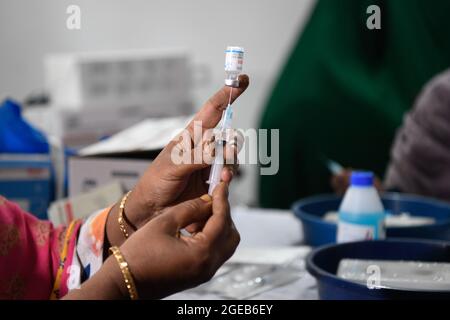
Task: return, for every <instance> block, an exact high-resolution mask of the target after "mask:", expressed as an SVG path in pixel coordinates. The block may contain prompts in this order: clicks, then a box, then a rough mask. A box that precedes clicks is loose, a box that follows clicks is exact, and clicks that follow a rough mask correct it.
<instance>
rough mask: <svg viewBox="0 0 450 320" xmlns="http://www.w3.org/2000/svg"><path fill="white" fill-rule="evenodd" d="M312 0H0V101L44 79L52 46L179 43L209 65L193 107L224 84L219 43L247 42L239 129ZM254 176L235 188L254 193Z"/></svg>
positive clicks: (254, 114)
mask: <svg viewBox="0 0 450 320" xmlns="http://www.w3.org/2000/svg"><path fill="white" fill-rule="evenodd" d="M314 2H315V0H278V1H275V0H241V1H237V0H228V1H217V0H190V1H187V0H178V1H175V0H127V1H124V0H71V1H67V0H39V1H30V0H0V99H3V98H4V97H5V96H12V97H15V98H17V99H22V98H23V97H24V96H25V95H26V94H28V93H30V92H31V91H32V90H35V89H41V88H42V83H43V66H42V59H43V57H44V55H45V54H47V53H52V52H70V51H92V50H109V49H121V50H122V49H141V48H160V47H169V48H171V47H177V48H178V47H183V48H188V49H190V50H191V52H192V55H193V58H194V61H195V63H201V64H206V65H208V66H209V68H210V71H211V81H210V83H209V84H207V85H205V86H202V87H197V88H196V90H195V99H196V103H197V105H198V106H200V105H201V103H202V102H203V101H204V100H205V99H207V98H208V97H209V95H211V94H212V93H213V92H214V91H215V90H216V89H217V88H219V87H220V86H221V85H222V83H223V77H224V73H223V59H224V51H223V50H224V48H225V47H226V46H227V45H240V46H243V47H245V49H246V56H245V62H244V69H245V72H246V73H248V74H249V75H250V76H251V87H250V88H249V90H248V92H247V93H246V94H245V96H243V97H242V98H241V99H240V100H239V104H236V108H235V124H236V126H237V127H240V128H250V127H254V126H255V125H257V122H258V120H259V118H260V112H261V108H262V106H263V105H264V102H265V100H266V97H267V95H268V94H269V91H270V89H271V86H272V84H273V81H274V79H275V78H276V76H277V74H278V72H279V69H280V67H281V66H282V64H283V62H284V60H285V58H286V56H287V54H288V53H289V50H290V48H291V46H292V45H293V41H294V40H295V39H296V37H297V35H298V32H299V31H300V28H301V27H302V26H303V24H304V23H305V21H306V19H307V17H308V15H309V12H310V9H311V8H312V5H313V3H314ZM69 4H77V5H79V6H80V7H81V13H82V19H81V23H82V24H81V27H82V28H81V30H79V31H70V30H67V29H66V18H67V14H66V12H65V11H66V8H67V6H68V5H69ZM254 178H255V175H254V174H253V173H252V174H250V173H248V174H247V175H246V178H245V181H243V182H241V183H239V185H238V186H236V189H237V191H238V193H239V194H240V195H241V197H242V200H243V201H244V202H247V203H249V202H251V200H253V199H254V195H255V191H256V187H255V182H254V181H255V179H254Z"/></svg>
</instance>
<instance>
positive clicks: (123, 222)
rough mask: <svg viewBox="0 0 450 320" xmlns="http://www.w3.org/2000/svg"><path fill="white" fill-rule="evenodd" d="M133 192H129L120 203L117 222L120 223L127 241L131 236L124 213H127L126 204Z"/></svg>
mask: <svg viewBox="0 0 450 320" xmlns="http://www.w3.org/2000/svg"><path fill="white" fill-rule="evenodd" d="M130 193H131V191H128V192H127V194H126V195H124V196H123V198H122V201H120V205H119V217H118V218H117V222H118V223H119V228H120V231H122V233H123V235H124V237H125V239H128V237H129V236H130V235H129V234H128V231H127V228H126V227H125V219H124V218H123V212H124V211H125V203H126V202H127V199H128V196H129V195H130Z"/></svg>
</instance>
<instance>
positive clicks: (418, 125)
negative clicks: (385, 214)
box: [331, 70, 450, 202]
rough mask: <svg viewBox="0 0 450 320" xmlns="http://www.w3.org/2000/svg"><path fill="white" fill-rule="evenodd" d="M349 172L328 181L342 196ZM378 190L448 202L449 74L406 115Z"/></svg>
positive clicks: (433, 82) (428, 87) (439, 78)
mask: <svg viewBox="0 0 450 320" xmlns="http://www.w3.org/2000/svg"><path fill="white" fill-rule="evenodd" d="M350 173H351V170H350V169H346V170H345V171H343V172H342V173H341V174H338V175H335V176H333V178H332V182H331V183H332V186H333V188H334V190H335V191H336V193H338V194H341V195H342V194H343V193H344V192H345V190H346V189H347V187H348V185H349V181H350ZM377 185H378V189H379V190H380V191H381V190H386V191H398V192H403V193H410V194H417V195H422V196H429V197H433V198H437V199H440V200H444V201H449V202H450V70H447V71H445V72H443V73H442V74H439V75H438V76H436V77H434V78H433V79H432V80H431V81H430V82H429V83H428V84H427V85H426V86H425V88H424V89H423V91H422V92H421V94H420V95H419V97H418V98H417V101H416V103H415V105H414V108H413V109H412V111H411V112H408V113H407V114H406V115H405V117H404V120H403V124H402V126H401V128H400V129H399V130H398V132H397V135H396V137H395V141H394V143H393V145H392V149H391V160H390V162H389V165H388V169H387V172H386V176H385V179H384V183H383V185H382V184H381V183H380V180H379V179H378V182H377Z"/></svg>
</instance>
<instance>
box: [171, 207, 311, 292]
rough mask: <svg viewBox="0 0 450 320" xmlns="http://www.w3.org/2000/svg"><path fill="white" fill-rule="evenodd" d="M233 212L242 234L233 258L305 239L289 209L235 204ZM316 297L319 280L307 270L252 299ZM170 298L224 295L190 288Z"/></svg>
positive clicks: (281, 246)
mask: <svg viewBox="0 0 450 320" xmlns="http://www.w3.org/2000/svg"><path fill="white" fill-rule="evenodd" d="M232 216H233V220H234V222H235V225H236V227H237V229H238V230H239V233H240V234H241V243H240V245H239V247H238V249H237V250H236V253H235V256H233V257H232V259H231V260H233V258H236V256H239V255H243V254H246V253H247V252H249V250H250V251H252V250H253V249H256V250H260V251H261V252H262V253H267V255H268V256H270V255H271V253H274V251H273V250H274V247H278V248H288V247H295V246H299V245H300V244H301V242H302V238H303V237H302V232H301V223H300V221H298V220H297V219H296V218H295V217H294V216H293V214H292V213H291V212H290V211H284V210H264V209H252V208H246V207H235V208H233V209H232ZM280 251H282V250H280ZM262 256H264V254H262ZM261 259H264V257H261ZM317 298H318V295H317V289H316V282H315V280H314V278H313V277H311V276H310V275H309V274H306V275H305V276H303V277H302V278H300V279H298V280H297V281H295V282H293V283H290V284H288V285H285V286H282V287H278V288H274V289H272V290H269V291H266V292H263V293H261V294H259V295H256V296H254V297H252V298H251V299H263V300H265V299H267V300H287V299H289V300H291V299H294V300H295V299H302V300H303V299H317ZM167 299H173V300H176V299H180V300H181V299H187V300H189V299H191V300H205V299H210V300H215V299H222V297H221V296H218V295H216V294H199V293H197V292H194V291H191V290H187V291H184V292H180V293H177V294H175V295H172V296H170V297H168V298H167Z"/></svg>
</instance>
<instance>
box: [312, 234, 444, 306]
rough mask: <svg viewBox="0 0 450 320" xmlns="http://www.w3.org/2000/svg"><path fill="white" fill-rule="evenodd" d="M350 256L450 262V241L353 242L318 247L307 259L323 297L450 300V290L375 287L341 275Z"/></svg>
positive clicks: (396, 240) (394, 240)
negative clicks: (340, 272)
mask: <svg viewBox="0 0 450 320" xmlns="http://www.w3.org/2000/svg"><path fill="white" fill-rule="evenodd" d="M346 258H349V259H366V260H408V261H424V262H447V263H448V262H450V242H443V241H431V240H411V239H391V240H384V241H363V242H352V243H344V244H337V245H336V244H335V245H327V246H323V247H320V248H317V249H315V250H313V251H312V252H311V253H310V254H309V255H308V257H307V258H306V269H307V270H308V272H309V273H310V274H311V275H313V276H314V277H315V278H316V280H317V286H318V290H319V297H320V299H324V300H391V299H450V291H434V292H430V291H428V292H419V291H409V290H394V289H372V290H371V289H368V288H367V286H365V285H362V284H358V283H353V282H350V281H347V280H344V279H341V278H338V277H337V276H336V273H337V268H338V266H339V262H340V261H341V260H342V259H346Z"/></svg>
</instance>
